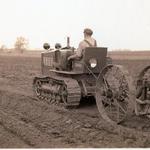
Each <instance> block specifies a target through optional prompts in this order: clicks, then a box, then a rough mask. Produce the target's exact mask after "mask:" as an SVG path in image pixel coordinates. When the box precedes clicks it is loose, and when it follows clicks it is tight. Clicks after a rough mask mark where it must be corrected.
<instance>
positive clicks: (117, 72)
mask: <svg viewBox="0 0 150 150" xmlns="http://www.w3.org/2000/svg"><path fill="white" fill-rule="evenodd" d="M68 41H69V40H68ZM44 48H45V49H46V50H47V51H46V52H44V53H42V54H41V68H42V75H41V76H39V77H35V78H34V81H33V87H34V91H35V93H36V95H37V97H38V98H39V99H40V100H45V101H47V102H48V103H49V104H56V105H61V106H64V107H72V106H78V105H79V104H80V100H81V99H82V98H83V97H90V96H94V97H95V98H96V104H97V107H98V110H99V111H100V113H101V115H102V117H103V118H104V119H106V120H107V121H109V122H111V123H120V122H121V121H123V120H124V119H125V117H126V116H127V114H128V113H129V112H131V111H133V108H132V107H130V106H133V105H134V103H135V101H134V100H133V93H134V92H135V91H134V90H133V89H134V88H133V86H132V78H131V77H130V76H129V74H128V71H127V70H125V69H124V68H123V66H119V65H114V64H112V59H111V58H109V57H107V48H106V47H87V48H86V49H85V50H84V52H83V57H82V58H81V59H80V60H73V61H68V59H67V58H68V57H69V56H70V55H72V54H74V51H75V50H74V48H72V47H70V45H69V42H68V43H67V46H66V47H63V48H62V47H61V45H60V44H56V45H55V49H51V48H50V46H49V44H47V43H45V44H44Z"/></svg>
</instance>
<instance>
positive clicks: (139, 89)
mask: <svg viewBox="0 0 150 150" xmlns="http://www.w3.org/2000/svg"><path fill="white" fill-rule="evenodd" d="M136 98H137V101H136V107H135V113H136V115H147V116H148V117H149V118H150V115H149V114H150V66H147V67H145V68H144V69H143V70H142V71H141V72H140V74H139V76H138V79H137V83H136Z"/></svg>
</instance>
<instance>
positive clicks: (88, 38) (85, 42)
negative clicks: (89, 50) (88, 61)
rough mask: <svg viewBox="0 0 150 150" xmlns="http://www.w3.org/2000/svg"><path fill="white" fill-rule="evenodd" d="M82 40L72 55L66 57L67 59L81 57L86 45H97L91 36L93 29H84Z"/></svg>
mask: <svg viewBox="0 0 150 150" xmlns="http://www.w3.org/2000/svg"><path fill="white" fill-rule="evenodd" d="M83 33H84V40H82V41H81V42H80V43H79V46H78V48H77V51H76V53H75V54H74V55H71V56H69V57H68V60H72V59H80V58H82V55H83V51H84V49H85V48H86V47H97V42H96V40H95V39H94V38H92V34H93V31H92V30H91V29H89V28H86V29H84V32H83Z"/></svg>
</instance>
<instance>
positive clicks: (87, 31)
mask: <svg viewBox="0 0 150 150" xmlns="http://www.w3.org/2000/svg"><path fill="white" fill-rule="evenodd" d="M84 33H86V34H88V35H92V34H93V31H92V30H91V29H89V28H85V29H84Z"/></svg>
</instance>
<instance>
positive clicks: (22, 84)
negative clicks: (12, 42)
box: [0, 56, 150, 148]
mask: <svg viewBox="0 0 150 150" xmlns="http://www.w3.org/2000/svg"><path fill="white" fill-rule="evenodd" d="M114 63H117V64H122V65H124V66H126V67H127V68H128V69H129V71H130V73H131V74H132V75H133V76H134V77H136V75H137V73H138V72H139V71H140V70H141V69H142V68H143V67H144V66H146V65H148V64H150V61H149V60H130V61H127V60H126V61H123V60H115V61H114ZM40 69H41V68H40V58H39V57H31V56H30V57H27V56H0V95H1V97H0V148H95V147H97V148H98V147H100V148H102V147H107V148H110V147H117V148H118V147H149V146H150V140H149V138H147V137H145V138H143V137H142V136H141V137H140V135H139V137H137V136H125V135H124V134H121V132H120V134H119V132H116V129H115V128H114V127H111V126H109V125H108V124H107V123H106V122H105V121H104V120H102V118H101V117H100V114H99V112H98V110H97V107H96V104H95V100H94V99H93V98H91V99H86V100H83V101H82V103H81V105H80V106H79V108H77V109H64V108H62V107H58V106H56V105H48V104H47V103H46V102H44V101H39V100H38V99H37V98H36V96H34V93H33V91H32V81H33V78H34V77H35V76H37V75H39V74H40Z"/></svg>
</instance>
